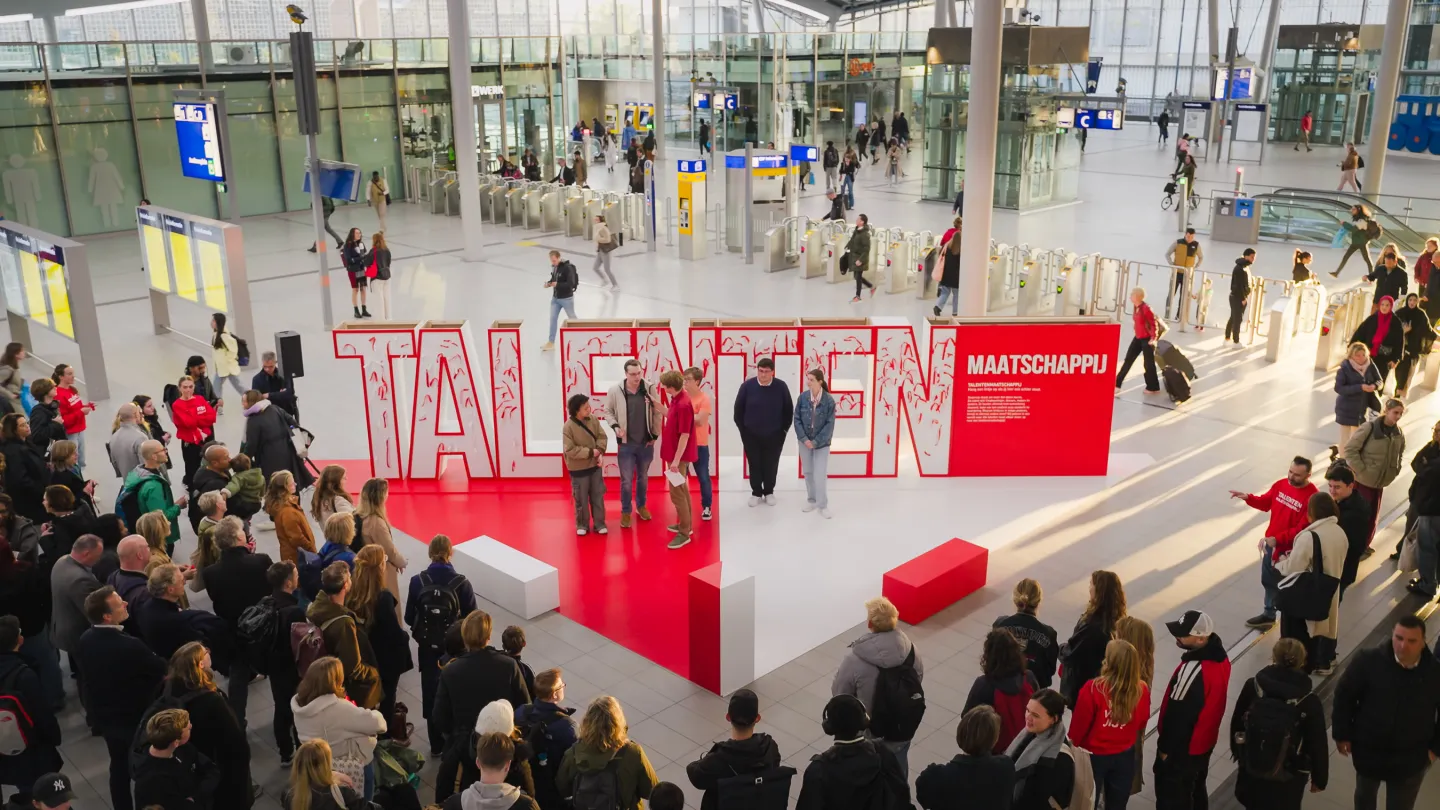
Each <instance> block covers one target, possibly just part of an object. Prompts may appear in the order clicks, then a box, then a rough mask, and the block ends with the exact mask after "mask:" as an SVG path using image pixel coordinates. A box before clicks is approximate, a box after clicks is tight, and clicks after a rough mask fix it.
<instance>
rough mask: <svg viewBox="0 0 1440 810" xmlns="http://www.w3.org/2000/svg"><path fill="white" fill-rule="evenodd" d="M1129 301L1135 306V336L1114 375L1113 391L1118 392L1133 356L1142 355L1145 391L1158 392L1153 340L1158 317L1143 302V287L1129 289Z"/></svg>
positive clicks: (1158, 382)
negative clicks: (1123, 360) (1118, 370)
mask: <svg viewBox="0 0 1440 810" xmlns="http://www.w3.org/2000/svg"><path fill="white" fill-rule="evenodd" d="M1130 303H1131V304H1133V305H1134V306H1135V314H1134V316H1133V318H1134V324H1135V336H1134V337H1133V338H1131V339H1130V347H1129V348H1128V349H1126V350H1125V362H1124V363H1122V364H1121V365H1120V373H1118V374H1116V375H1115V393H1116V394H1117V395H1118V394H1119V393H1120V386H1121V385H1123V384H1124V383H1125V375H1126V374H1129V373H1130V367H1131V366H1133V365H1135V358H1136V357H1139V356H1141V355H1144V358H1145V393H1147V394H1158V393H1160V375H1159V374H1158V373H1157V372H1156V371H1155V341H1157V340H1159V339H1160V319H1159V318H1156V317H1155V310H1153V309H1151V308H1150V305H1149V304H1147V303H1145V290H1144V289H1143V288H1141V287H1136V288H1135V289H1133V290H1131V291H1130Z"/></svg>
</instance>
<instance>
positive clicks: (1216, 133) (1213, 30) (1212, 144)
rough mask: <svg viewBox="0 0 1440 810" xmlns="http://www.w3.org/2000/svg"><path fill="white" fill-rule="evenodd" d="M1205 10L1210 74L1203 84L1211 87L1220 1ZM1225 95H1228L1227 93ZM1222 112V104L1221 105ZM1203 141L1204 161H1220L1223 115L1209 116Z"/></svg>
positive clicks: (1211, 2) (1217, 59)
mask: <svg viewBox="0 0 1440 810" xmlns="http://www.w3.org/2000/svg"><path fill="white" fill-rule="evenodd" d="M1205 10H1206V12H1208V15H1209V19H1210V61H1209V62H1208V63H1207V64H1208V67H1209V68H1210V73H1209V75H1208V76H1207V77H1206V81H1205V83H1206V84H1207V85H1213V84H1214V81H1215V70H1216V69H1217V68H1219V67H1220V0H1209V2H1207V3H1205ZM1226 95H1229V93H1228V92H1227V93H1226ZM1221 109H1222V110H1223V109H1224V108H1223V103H1222V108H1221ZM1205 140H1207V141H1209V143H1208V144H1206V146H1205V159H1206V160H1209V159H1210V156H1211V155H1214V156H1215V159H1216V160H1219V159H1220V149H1219V147H1220V146H1221V145H1223V143H1224V140H1225V117H1224V116H1223V115H1215V116H1211V128H1210V131H1209V132H1207V133H1205Z"/></svg>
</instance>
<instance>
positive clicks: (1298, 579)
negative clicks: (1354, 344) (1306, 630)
mask: <svg viewBox="0 0 1440 810" xmlns="http://www.w3.org/2000/svg"><path fill="white" fill-rule="evenodd" d="M1310 542H1311V543H1312V548H1313V551H1312V553H1311V558H1310V569H1309V570H1308V571H1299V572H1296V573H1294V574H1291V575H1289V576H1287V577H1285V578H1284V579H1282V580H1280V584H1279V585H1278V586H1277V587H1278V588H1279V594H1278V595H1277V597H1276V599H1275V602H1276V606H1277V607H1279V608H1280V612H1281V613H1284V614H1286V615H1288V616H1292V617H1294V618H1297V619H1305V620H1306V621H1311V622H1323V621H1325V619H1327V618H1329V616H1330V604H1331V602H1332V601H1333V600H1334V598H1335V592H1336V591H1337V590H1339V588H1340V578H1339V577H1332V576H1330V575H1328V574H1326V573H1325V571H1324V562H1325V560H1324V558H1323V557H1322V555H1321V553H1320V535H1319V534H1318V533H1316V532H1315V531H1313V530H1312V531H1311V532H1310Z"/></svg>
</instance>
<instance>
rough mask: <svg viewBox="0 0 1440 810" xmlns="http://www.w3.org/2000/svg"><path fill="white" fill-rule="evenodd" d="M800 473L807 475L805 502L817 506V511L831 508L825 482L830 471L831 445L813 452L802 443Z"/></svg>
mask: <svg viewBox="0 0 1440 810" xmlns="http://www.w3.org/2000/svg"><path fill="white" fill-rule="evenodd" d="M800 471H801V472H802V473H804V474H805V500H807V501H809V502H810V503H813V504H815V507H816V508H817V509H828V508H830V500H829V497H828V496H827V495H826V494H825V480H826V477H827V476H828V475H829V471H830V445H828V444H827V445H825V446H824V447H817V448H815V449H814V450H811V449H810V448H808V447H806V446H805V443H804V442H800Z"/></svg>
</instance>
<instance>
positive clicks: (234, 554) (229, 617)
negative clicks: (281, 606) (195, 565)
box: [204, 546, 273, 632]
mask: <svg viewBox="0 0 1440 810" xmlns="http://www.w3.org/2000/svg"><path fill="white" fill-rule="evenodd" d="M272 562H273V561H272V560H271V559H270V555H269V554H259V553H256V552H252V551H250V550H249V549H248V548H242V547H239V546H237V547H235V548H227V549H225V550H224V551H222V552H220V559H219V560H218V561H216V562H215V563H214V564H213V565H210V566H207V567H206V568H205V571H204V573H205V590H206V591H207V592H208V593H209V594H210V601H211V602H212V603H213V604H214V607H215V615H216V616H219V617H220V618H222V619H224V620H225V624H227V625H229V627H230V630H231V631H232V632H233V631H234V630H235V626H236V625H237V624H239V622H240V614H241V613H242V612H244V610H245V608H248V607H250V606H251V605H254V604H256V603H258V602H259V601H260V600H261V599H264V598H265V597H267V596H269V595H270V582H269V581H268V580H266V579H265V572H266V571H268V570H269V569H270V565H271V564H272Z"/></svg>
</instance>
